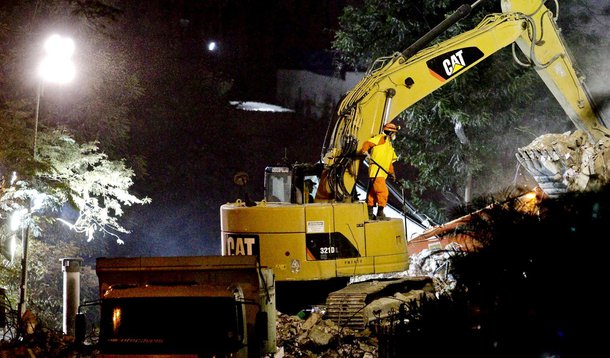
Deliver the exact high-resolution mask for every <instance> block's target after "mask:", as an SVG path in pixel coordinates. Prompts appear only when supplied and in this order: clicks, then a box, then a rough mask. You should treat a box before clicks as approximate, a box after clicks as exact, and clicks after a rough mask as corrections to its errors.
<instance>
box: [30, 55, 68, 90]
mask: <svg viewBox="0 0 610 358" xmlns="http://www.w3.org/2000/svg"><path fill="white" fill-rule="evenodd" d="M38 73H39V74H40V76H41V77H42V78H43V79H44V80H45V81H47V82H53V83H59V84H63V83H68V82H70V81H72V79H73V78H74V76H75V75H76V69H75V68H74V64H73V63H72V62H66V61H65V60H64V59H60V58H54V57H45V58H44V60H42V62H41V63H40V67H39V68H38Z"/></svg>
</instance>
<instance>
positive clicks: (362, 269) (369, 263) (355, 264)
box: [337, 257, 375, 277]
mask: <svg viewBox="0 0 610 358" xmlns="http://www.w3.org/2000/svg"><path fill="white" fill-rule="evenodd" d="M374 264H375V259H374V257H355V258H353V259H338V260H337V276H343V277H349V276H354V275H368V274H371V273H374V272H375V266H374Z"/></svg>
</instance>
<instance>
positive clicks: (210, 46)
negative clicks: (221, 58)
mask: <svg viewBox="0 0 610 358" xmlns="http://www.w3.org/2000/svg"><path fill="white" fill-rule="evenodd" d="M216 47H217V44H216V41H210V42H209V43H208V51H214V50H216Z"/></svg>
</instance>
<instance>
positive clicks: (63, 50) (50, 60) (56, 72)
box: [34, 35, 76, 158]
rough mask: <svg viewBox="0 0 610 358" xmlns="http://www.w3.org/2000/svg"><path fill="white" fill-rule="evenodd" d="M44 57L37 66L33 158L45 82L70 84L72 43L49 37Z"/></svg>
mask: <svg viewBox="0 0 610 358" xmlns="http://www.w3.org/2000/svg"><path fill="white" fill-rule="evenodd" d="M44 49H45V52H46V55H45V57H44V58H43V59H42V61H41V62H40V65H39V66H38V90H37V92H36V113H35V115H34V117H35V118H34V158H36V137H37V135H38V116H39V113H40V96H41V95H42V88H43V85H44V83H45V82H49V83H57V84H64V83H68V82H70V81H71V80H72V79H73V78H74V75H75V74H76V70H75V68H74V63H73V62H72V60H71V57H72V54H73V53H74V41H72V39H71V38H68V37H62V36H59V35H51V36H50V37H49V38H48V39H47V41H45V43H44Z"/></svg>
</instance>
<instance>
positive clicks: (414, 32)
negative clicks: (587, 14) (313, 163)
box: [333, 0, 592, 222]
mask: <svg viewBox="0 0 610 358" xmlns="http://www.w3.org/2000/svg"><path fill="white" fill-rule="evenodd" d="M462 3H463V2H462V1H457V0H456V1H452V0H446V1H434V2H431V1H423V0H418V1H402V0H394V1H380V0H365V1H363V3H362V6H360V7H353V6H350V7H346V8H345V10H344V13H343V14H342V16H341V18H340V29H339V30H338V31H337V32H336V35H335V40H334V42H333V47H334V49H335V50H337V51H338V53H339V55H338V58H339V62H340V63H341V64H342V65H347V66H351V67H355V68H359V69H361V68H362V64H363V63H371V61H372V60H373V59H375V58H377V57H381V56H387V55H389V54H392V53H394V52H396V51H402V50H404V49H406V48H407V47H408V46H409V45H411V44H412V43H413V42H415V41H416V40H417V39H419V38H420V37H421V36H422V35H424V34H425V33H426V32H427V31H429V30H430V29H431V28H432V27H433V26H435V25H436V24H438V23H439V22H440V21H442V20H443V19H444V17H445V16H447V15H449V14H451V13H452V12H453V11H454V10H455V9H457V8H458V6H459V5H461V4H462ZM562 5H571V2H569V1H564V2H562ZM499 11H500V9H499V4H498V2H486V3H484V4H483V5H482V6H479V7H478V8H475V10H473V13H472V14H471V15H470V17H468V18H466V19H464V20H461V21H460V22H459V23H458V24H456V25H454V26H452V27H450V28H449V29H448V30H447V31H446V33H444V34H443V35H442V36H441V37H440V38H439V39H438V40H436V41H435V42H433V43H436V42H438V41H440V40H443V39H446V38H450V37H452V36H454V35H457V34H460V33H462V32H464V31H466V30H468V29H471V28H474V27H475V26H476V25H477V24H478V23H479V22H480V20H481V19H482V17H483V16H484V15H486V14H489V13H492V12H499ZM562 15H565V17H569V16H571V14H570V12H567V11H566V12H562ZM563 21H564V22H569V18H567V19H563ZM568 45H571V44H568ZM581 45H583V44H579V46H581ZM585 45H586V44H585ZM589 46H590V47H589V49H588V50H589V51H590V50H591V47H592V46H591V43H590V44H589ZM579 48H580V47H579ZM558 119H559V120H558ZM397 121H398V122H399V123H400V124H401V125H402V126H403V130H401V132H400V133H399V137H398V141H397V142H398V143H397V145H396V147H397V150H398V151H399V154H400V155H401V158H400V160H401V161H402V162H404V163H405V164H406V165H407V168H409V172H413V173H414V174H413V177H411V178H409V179H408V180H406V181H405V182H404V184H405V186H406V187H407V188H408V189H409V190H410V195H411V198H412V201H413V203H414V204H415V205H416V206H417V207H418V208H419V209H420V210H421V211H425V212H427V213H428V214H429V215H430V216H433V217H434V218H435V219H436V220H437V221H438V222H443V221H445V220H447V216H448V213H449V212H450V210H451V208H452V207H454V206H457V205H461V204H464V202H465V200H468V199H469V198H466V197H465V194H464V193H465V189H466V188H467V187H468V186H470V185H472V188H471V190H472V193H473V196H477V195H482V194H484V193H492V192H495V191H498V190H501V189H502V188H505V187H508V186H513V185H524V184H531V183H532V180H531V178H530V177H529V176H524V175H523V172H522V171H520V170H519V168H518V166H517V161H516V159H515V157H514V153H516V150H517V148H519V147H522V146H524V145H526V144H528V143H529V142H530V141H531V140H533V139H534V138H535V137H537V136H538V135H540V134H543V133H547V132H557V131H559V132H563V131H565V130H567V129H568V128H571V124H570V122H569V121H567V118H566V116H565V114H564V112H563V111H562V110H561V108H560V107H559V106H558V105H557V103H556V101H555V100H554V99H551V96H550V93H549V91H548V90H547V89H546V87H545V86H544V85H543V84H542V81H540V80H539V79H538V77H537V75H536V74H535V72H534V71H532V70H531V69H524V68H521V67H519V66H518V65H516V64H515V63H514V61H513V59H512V53H511V51H510V48H507V49H503V50H500V51H499V52H497V53H496V54H494V55H493V56H491V57H490V58H488V59H486V60H485V61H483V62H482V63H481V64H479V65H478V66H476V67H475V68H473V69H471V70H469V71H468V73H465V74H463V75H462V76H460V77H459V78H457V79H455V80H454V81H452V82H451V83H449V84H447V85H445V86H444V87H443V88H441V89H439V90H437V91H436V92H434V93H433V94H431V95H429V96H428V97H426V98H424V99H423V100H421V101H420V102H418V103H417V104H415V105H414V106H412V107H411V108H409V109H407V110H406V111H405V112H403V113H402V115H401V116H399V118H398V119H397ZM460 135H461V137H460ZM471 179H472V181H471ZM470 183H472V184H470Z"/></svg>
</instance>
